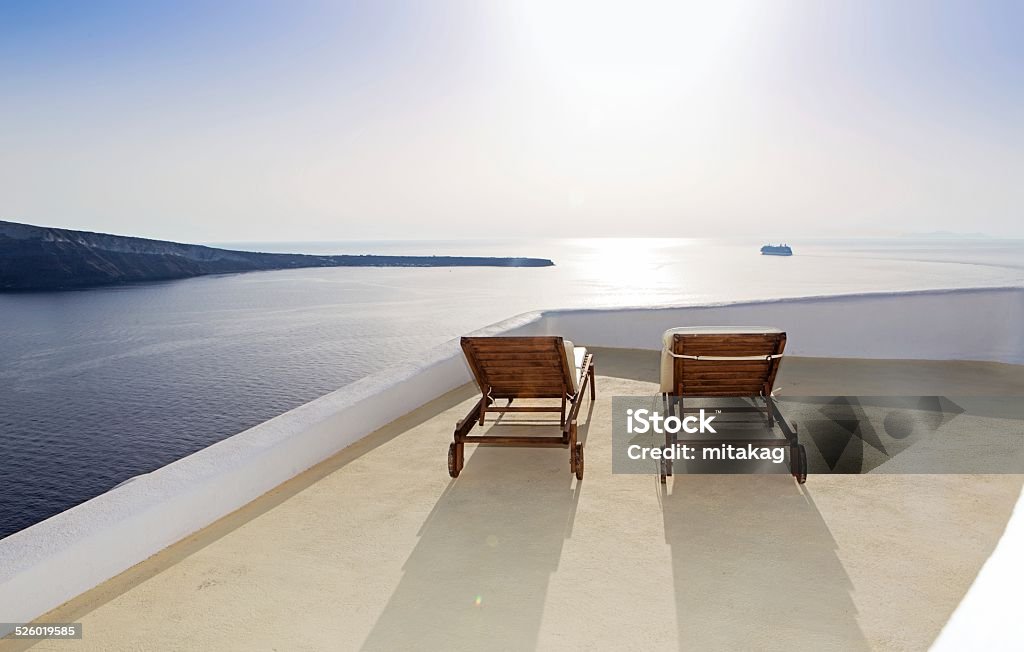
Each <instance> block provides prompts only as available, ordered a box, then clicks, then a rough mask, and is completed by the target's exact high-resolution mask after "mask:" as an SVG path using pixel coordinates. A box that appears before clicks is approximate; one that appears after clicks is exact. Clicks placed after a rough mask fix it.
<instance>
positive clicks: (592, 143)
mask: <svg viewBox="0 0 1024 652" xmlns="http://www.w3.org/2000/svg"><path fill="white" fill-rule="evenodd" d="M1022 29H1024V2H1016V1H1008V2H1003V3H986V2H972V1H965V2H954V3H949V2H938V1H928V2H905V1H900V2H895V1H893V0H885V1H881V2H868V1H865V0H856V1H851V2H828V1H820V2H819V1H811V0H803V1H799V2H785V1H778V0H771V1H759V2H741V3H730V2H722V1H718V0H716V1H714V2H699V3H693V4H689V5H687V4H683V3H680V2H666V3H656V2H645V1H642V0H641V1H637V0H632V1H630V2H623V3H603V2H595V1H584V0H581V1H579V2H559V1H557V0H537V1H536V2H523V3H517V2H512V1H501V2H499V1H497V0H495V1H493V2H480V1H470V0H467V1H466V2H441V1H428V2H423V1H410V2H387V1H383V2H382V1H379V0H378V1H367V2H365V3H340V2H300V1H295V0H289V1H287V2H286V1H284V0H281V1H279V2H261V1H253V0H245V1H244V2H217V3H211V2H191V1H183V0H176V1H175V2H168V3H163V2H156V1H152V0H145V1H139V0H132V1H131V2H102V1H91V2H81V1H78V0H72V1H70V2H47V1H44V0H26V1H25V2H12V1H10V0H7V1H5V2H2V3H0V219H10V220H15V221H24V222H31V223H36V224H45V225H53V226H64V227H69V228H81V229H89V230H98V231H108V232H116V233H124V234H132V235H143V236H149V237H156V238H166V239H174V240H184V241H231V240H235V241H237V240H313V239H348V238H447V237H460V236H461V237H472V238H479V237H488V236H522V237H532V236H537V235H552V236H569V235H619V236H621V235H630V234H636V235H648V236H652V235H654V236H656V235H672V236H688V235H695V236H707V235H738V234H750V235H756V236H759V237H760V236H764V237H771V238H772V239H782V240H786V239H791V238H795V237H799V236H812V235H841V234H847V235H849V234H853V235H856V234H863V235H885V234H894V233H901V232H906V231H932V230H942V229H945V230H955V231H984V232H988V233H991V234H995V235H1010V236H1018V237H1020V236H1024V210H1022V206H1024V38H1021V32H1022Z"/></svg>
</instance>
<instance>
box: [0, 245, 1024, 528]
mask: <svg viewBox="0 0 1024 652" xmlns="http://www.w3.org/2000/svg"><path fill="white" fill-rule="evenodd" d="M220 244H221V246H230V247H232V248H238V249H252V250H261V251H280V252H297V253H339V254H341V253H356V254H359V253H376V254H424V255H425V254H450V255H482V256H539V257H547V258H551V259H552V260H554V261H555V264H556V266H555V267H550V268H526V269H510V268H451V269H448V268H329V269H302V270H287V271H276V272H256V273H249V274H237V275H226V276H209V277H200V278H194V279H188V280H182V281H173V282H165V283H155V284H147V285H132V286H121V287H110V288H102V289H94V290H86V291H75V292H57V293H40V294H8V295H0V315H2V322H0V323H2V331H3V332H2V335H3V336H2V337H0V387H2V389H3V391H2V392H0V460H3V463H2V464H0V537H3V536H7V535H9V534H11V533H13V532H16V531H18V530H20V529H22V528H25V527H28V526H29V525H31V524H33V523H36V522H38V521H40V520H42V519H44V518H47V517H49V516H52V515H53V514H56V513H58V512H60V511H63V510H66V509H68V508H70V507H72V506H74V505H76V504H78V503H80V502H82V501H84V500H87V499H89V498H91V497H93V496H96V495H98V494H100V493H102V492H104V491H107V490H108V489H110V488H112V487H114V486H115V485H117V484H118V483H120V482H123V481H125V480H127V479H129V478H131V477H133V476H135V475H138V474H141V473H146V472H149V471H152V470H154V469H156V468H159V467H160V466H163V465H165V464H168V463H169V462H172V461H174V460H176V459H179V458H181V457H183V456H185V455H188V454H189V453H192V452H194V451H196V450H198V449H200V448H203V447H205V446H208V445H210V444H212V443H214V442H216V441H219V440H221V439H223V438H225V437H228V436H231V435H233V434H236V433H238V432H241V431H242V430H245V429H246V428H249V427H251V426H253V425H256V424H258V423H260V422H262V421H265V420H267V419H269V418H271V417H273V416H275V415H277V414H280V413H282V412H285V411H287V410H289V409H291V408H294V407H296V406H298V405H301V404H303V403H305V402H308V401H310V400H312V399H314V398H316V397H318V396H321V395H323V394H325V393H327V392H330V391H332V390H334V389H337V388H339V387H341V386H343V385H346V384H348V383H351V382H353V381H355V380H357V379H359V378H361V377H363V376H365V375H367V374H369V373H373V372H375V371H380V370H383V369H386V368H387V367H388V366H389V365H392V364H395V363H398V362H400V361H402V360H405V359H409V358H410V357H415V356H417V355H419V354H421V353H422V352H423V351H425V350H427V349H429V348H430V347H432V346H435V345H438V344H440V343H442V342H445V341H447V340H449V339H452V338H455V337H458V336H459V335H462V334H464V333H466V332H469V331H472V330H474V329H477V328H480V327H482V326H486V325H488V324H491V323H494V322H496V321H499V320H502V319H504V318H506V317H510V316H512V315H515V314H518V313H522V312H526V311H530V310H537V309H544V308H569V307H604V306H636V305H662V304H686V303H708V302H715V303H717V302H729V301H742V300H749V299H778V298H787V297H798V296H813V295H826V294H846V293H856V292H898V291H905V290H920V289H942V288H964V287H993V286H1021V285H1024V241H1021V240H989V239H968V240H951V239H941V238H931V239H909V238H906V239H893V240H843V241H839V240H835V241H793V242H790V243H789V244H791V245H793V248H794V252H795V255H794V256H793V257H790V258H780V257H771V256H761V255H759V253H758V249H759V247H760V245H761V244H764V243H763V242H755V241H742V240H721V241H718V240H665V239H663V240H632V239H626V240H622V239H594V240H501V241H496V240H491V241H448V242H440V241H438V242H340V243H337V242H336V243H245V244H240V243H220ZM438 470H439V471H438V472H439V473H442V472H443V471H444V463H443V460H441V459H440V458H439V460H438Z"/></svg>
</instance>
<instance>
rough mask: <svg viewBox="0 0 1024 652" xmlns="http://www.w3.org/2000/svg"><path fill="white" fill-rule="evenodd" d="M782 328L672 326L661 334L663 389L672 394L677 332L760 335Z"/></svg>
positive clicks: (779, 331) (778, 330)
mask: <svg viewBox="0 0 1024 652" xmlns="http://www.w3.org/2000/svg"><path fill="white" fill-rule="evenodd" d="M781 332H782V329H780V328H769V327H756V328H737V327H736V326H681V327H679V328H670V329H668V330H667V331H665V333H664V334H663V335H662V336H661V391H662V393H665V394H671V393H672V391H673V388H672V356H671V355H670V354H669V351H671V350H672V336H673V335H675V334H676V333H683V334H686V335H760V334H762V333H764V334H767V333H781Z"/></svg>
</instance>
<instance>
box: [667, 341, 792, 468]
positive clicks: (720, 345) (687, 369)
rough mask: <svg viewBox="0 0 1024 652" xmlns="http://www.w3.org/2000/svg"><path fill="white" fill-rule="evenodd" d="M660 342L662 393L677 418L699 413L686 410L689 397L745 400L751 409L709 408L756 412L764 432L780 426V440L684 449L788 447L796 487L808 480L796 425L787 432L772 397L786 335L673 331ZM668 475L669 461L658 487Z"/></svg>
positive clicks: (670, 443) (709, 442) (670, 442)
mask: <svg viewBox="0 0 1024 652" xmlns="http://www.w3.org/2000/svg"><path fill="white" fill-rule="evenodd" d="M662 343H663V346H662V357H661V391H662V395H663V396H664V397H665V399H666V401H667V402H668V403H669V404H670V408H672V409H674V410H675V412H676V413H677V415H678V416H679V418H683V416H684V415H685V414H686V413H688V412H689V413H694V412H698V411H699V409H700V408H697V407H692V406H686V405H684V400H685V399H688V398H746V399H751V400H752V402H753V403H754V405H753V406H751V407H729V406H724V407H718V406H715V407H714V408H712V409H713V410H714V411H716V412H722V413H737V412H755V413H760V414H761V415H762V416H763V417H764V419H765V422H766V424H767V426H768V428H769V429H771V430H773V431H774V428H775V427H776V426H778V428H779V431H780V432H781V435H782V436H781V437H779V438H774V439H753V438H751V439H736V438H729V437H719V438H717V439H690V438H687V439H686V440H685V441H686V443H687V444H692V445H696V446H698V447H699V446H701V445H708V446H712V445H713V446H717V445H720V444H724V443H729V444H739V445H746V444H754V445H756V446H767V447H788V448H789V453H790V455H789V457H790V460H789V467H790V471H791V472H792V474H793V477H795V478H796V479H797V482H799V483H800V484H803V483H804V482H806V481H807V453H806V451H805V450H804V447H803V444H801V443H800V442H799V441H798V438H797V428H796V424H795V423H794V424H793V425H792V427H791V426H790V425H789V424H788V423H787V422H786V420H785V419H784V418H783V416H782V413H781V412H779V408H778V405H776V403H775V400H774V399H773V398H772V390H773V389H774V386H775V377H776V375H777V374H778V372H779V366H780V365H781V364H782V355H783V351H784V349H785V348H786V333H784V332H783V331H780V330H779V329H776V328H706V327H696V328H673V329H670V330H668V331H665V334H664V336H663V342H662ZM703 407H704V408H705V409H706V410H707V409H708V406H706V405H705V406H703ZM665 439H666V441H665V445H666V446H674V445H675V444H676V443H677V442H678V437H677V436H676V435H671V434H666V436H665ZM670 475H672V460H663V461H662V466H661V481H662V483H664V482H665V478H666V477H667V476H670Z"/></svg>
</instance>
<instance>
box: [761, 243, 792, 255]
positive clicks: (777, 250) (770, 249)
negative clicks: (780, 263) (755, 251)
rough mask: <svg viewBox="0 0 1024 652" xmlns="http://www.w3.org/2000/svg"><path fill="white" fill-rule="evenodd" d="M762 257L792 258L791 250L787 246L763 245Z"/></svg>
mask: <svg viewBox="0 0 1024 652" xmlns="http://www.w3.org/2000/svg"><path fill="white" fill-rule="evenodd" d="M761 255H762V256H792V255H793V250H792V249H790V248H789V245H787V244H780V245H765V246H763V247H761Z"/></svg>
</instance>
